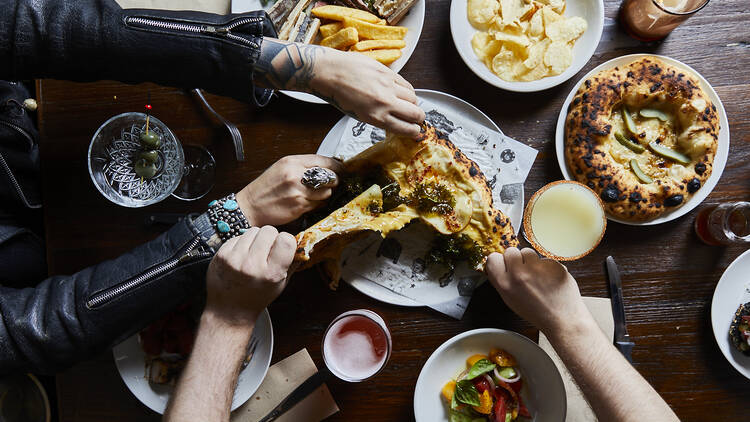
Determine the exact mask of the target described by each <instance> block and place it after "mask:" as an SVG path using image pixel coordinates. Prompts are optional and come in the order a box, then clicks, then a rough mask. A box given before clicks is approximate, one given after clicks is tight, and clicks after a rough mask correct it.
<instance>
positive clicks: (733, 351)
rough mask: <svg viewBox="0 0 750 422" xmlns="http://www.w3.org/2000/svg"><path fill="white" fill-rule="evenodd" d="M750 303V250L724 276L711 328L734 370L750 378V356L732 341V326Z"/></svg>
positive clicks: (713, 304)
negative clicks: (744, 304)
mask: <svg viewBox="0 0 750 422" xmlns="http://www.w3.org/2000/svg"><path fill="white" fill-rule="evenodd" d="M746 302H750V250H747V251H745V252H744V253H743V254H742V255H740V256H738V257H737V259H735V260H734V261H732V263H731V264H729V266H728V267H727V269H726V270H725V271H724V274H722V275H721V279H719V282H718V283H717V284H716V289H715V290H714V297H713V299H712V300H711V326H712V327H713V330H714V337H715V338H716V343H717V344H718V345H719V349H720V350H721V353H723V354H724V357H725V358H726V359H727V361H729V363H730V364H732V366H734V369H736V370H737V371H738V372H739V373H740V374H742V375H744V376H745V378H747V379H750V356H745V355H743V354H742V353H740V351H739V350H737V348H736V347H734V345H733V344H732V342H731V340H729V325H730V324H731V323H732V318H734V313H735V311H737V308H739V307H740V305H741V304H743V303H746Z"/></svg>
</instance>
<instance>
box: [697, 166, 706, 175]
mask: <svg viewBox="0 0 750 422" xmlns="http://www.w3.org/2000/svg"><path fill="white" fill-rule="evenodd" d="M705 171H706V164H704V163H697V164H696V165H695V172H696V173H698V174H703V173H704V172H705Z"/></svg>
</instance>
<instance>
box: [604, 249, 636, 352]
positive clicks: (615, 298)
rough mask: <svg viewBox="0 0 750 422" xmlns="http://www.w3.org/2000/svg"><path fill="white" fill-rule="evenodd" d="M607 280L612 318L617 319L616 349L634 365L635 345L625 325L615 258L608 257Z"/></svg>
mask: <svg viewBox="0 0 750 422" xmlns="http://www.w3.org/2000/svg"><path fill="white" fill-rule="evenodd" d="M607 278H608V279H609V294H610V296H611V297H612V316H613V317H614V319H615V343H614V344H615V347H616V348H617V350H619V351H620V352H621V353H622V354H623V356H625V359H627V360H628V362H630V363H633V358H632V356H631V352H632V351H633V346H635V343H633V342H632V341H630V336H629V335H628V328H627V326H626V325H625V305H624V304H623V302H622V283H621V281H620V271H619V270H618V269H617V264H615V260H614V258H612V257H611V256H608V257H607Z"/></svg>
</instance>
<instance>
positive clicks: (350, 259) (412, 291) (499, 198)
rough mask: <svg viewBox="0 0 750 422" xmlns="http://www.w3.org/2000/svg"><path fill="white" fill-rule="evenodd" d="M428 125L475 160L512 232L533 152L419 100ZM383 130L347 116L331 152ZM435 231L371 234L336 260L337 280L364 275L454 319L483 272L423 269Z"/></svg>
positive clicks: (365, 143) (415, 228)
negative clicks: (336, 144) (338, 266)
mask: <svg viewBox="0 0 750 422" xmlns="http://www.w3.org/2000/svg"><path fill="white" fill-rule="evenodd" d="M420 106H421V107H422V109H424V110H425V113H426V120H427V122H428V123H430V124H431V125H433V126H434V127H435V128H437V129H438V130H439V131H440V132H442V133H443V135H445V136H447V137H448V139H450V141H451V142H453V143H454V144H455V145H456V146H457V147H459V148H460V149H461V151H463V153H464V154H466V156H467V157H469V158H470V159H471V160H473V161H474V162H476V163H477V165H478V166H479V168H480V169H481V170H482V172H483V173H484V175H485V176H486V177H487V182H488V183H489V185H490V187H491V188H492V200H493V203H494V205H495V208H498V209H499V210H501V211H502V212H503V213H504V214H505V215H507V216H508V217H510V219H511V223H512V224H513V228H514V230H515V231H516V233H518V230H519V227H520V224H521V216H522V213H523V199H524V198H523V189H522V187H523V183H524V181H525V180H526V176H527V175H528V173H529V170H530V169H531V166H532V164H533V163H534V159H535V158H536V154H537V151H536V150H534V149H533V148H531V147H528V146H526V145H524V144H522V143H520V142H518V141H516V140H513V139H511V138H509V137H507V136H505V135H503V134H502V133H499V132H496V131H494V130H492V129H488V128H486V127H485V126H482V125H479V124H477V123H474V122H473V121H471V120H469V119H467V118H465V117H462V116H459V115H458V113H454V112H451V111H450V110H442V109H438V108H437V107H436V106H435V105H434V104H432V103H430V102H427V101H424V100H423V101H421V102H420ZM384 138H385V132H384V131H383V130H382V129H378V128H376V127H373V126H371V125H368V124H365V123H362V122H358V121H356V120H353V119H350V120H349V121H348V123H347V126H346V128H345V130H344V135H343V136H342V138H341V141H340V142H339V145H338V146H337V148H336V152H335V153H334V156H335V157H338V158H341V159H343V160H346V159H348V158H351V157H353V156H354V155H356V154H357V153H359V152H360V151H363V150H364V149H366V148H368V147H370V146H371V145H373V144H375V143H377V142H380V141H382V140H383V139H384ZM434 237H435V232H434V231H432V230H431V229H429V228H427V227H425V226H423V225H421V224H410V225H408V226H407V227H405V228H404V229H402V230H400V231H398V232H395V233H391V234H390V235H388V237H387V238H386V239H382V238H381V237H380V235H378V234H372V235H370V236H368V237H366V238H364V239H361V240H359V241H357V242H355V243H353V244H352V245H351V247H349V248H347V250H346V251H345V252H344V254H343V256H342V258H341V263H342V266H341V269H342V278H343V279H344V280H347V279H352V278H353V277H358V278H361V277H364V278H365V279H368V280H370V281H372V282H374V283H376V284H378V285H380V286H382V287H385V288H387V289H389V290H391V291H393V292H395V293H397V294H399V295H402V296H405V297H408V298H410V299H412V300H414V301H416V302H419V303H422V304H424V305H426V306H429V307H431V308H433V309H435V310H437V311H439V312H442V313H444V314H446V315H450V316H452V317H454V318H456V319H460V318H461V317H462V316H463V314H464V311H465V310H466V307H467V306H468V304H469V301H470V299H471V295H472V293H473V291H474V288H475V287H476V286H478V285H479V284H480V283H481V282H483V281H484V280H485V277H484V275H483V274H480V273H477V272H476V271H474V270H472V269H471V268H469V267H468V266H467V265H466V264H465V263H462V264H460V265H458V266H456V268H455V270H454V271H448V270H447V269H446V268H439V267H434V268H433V267H430V268H426V266H425V261H424V256H425V253H426V251H427V250H429V248H430V244H431V242H432V240H433V239H434Z"/></svg>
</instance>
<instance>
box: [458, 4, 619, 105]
mask: <svg viewBox="0 0 750 422" xmlns="http://www.w3.org/2000/svg"><path fill="white" fill-rule="evenodd" d="M566 4H567V6H566V8H565V13H564V16H566V17H571V16H580V17H582V18H584V19H586V22H587V23H588V28H587V29H586V32H584V33H583V35H582V36H581V37H580V38H579V39H578V40H577V41H576V43H575V45H574V46H573V63H572V64H571V65H570V67H568V68H567V69H566V70H565V71H564V72H563V73H561V74H559V75H557V76H550V77H547V78H542V79H539V80H537V81H532V82H508V81H506V80H503V79H501V78H500V77H499V76H497V75H495V74H494V73H492V71H491V70H490V69H489V68H488V67H487V65H485V64H484V63H483V62H482V61H481V60H479V57H477V55H476V54H475V53H474V49H473V48H472V47H471V38H472V37H473V36H474V34H475V33H476V32H477V31H478V30H477V29H476V28H474V27H473V26H472V25H471V23H470V22H469V18H468V16H467V0H453V1H452V2H451V12H450V22H451V23H450V25H451V34H452V35H453V42H454V43H455V44H456V50H458V54H459V55H460V56H461V58H462V59H463V60H464V63H466V65H467V66H469V69H471V70H472V71H473V72H474V73H476V75H477V76H479V77H480V78H482V79H484V81H485V82H487V83H488V84H490V85H494V86H496V87H498V88H502V89H505V90H507V91H516V92H535V91H542V90H545V89H548V88H552V87H553V86H557V85H560V84H561V83H563V82H565V81H567V80H568V79H570V78H571V77H573V75H575V74H576V73H578V71H579V70H581V68H583V66H584V65H585V64H586V63H588V61H589V59H591V56H592V55H593V54H594V51H595V50H596V46H597V45H599V39H600V38H601V37H602V29H603V28H604V4H603V3H602V0H567V1H566Z"/></svg>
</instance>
